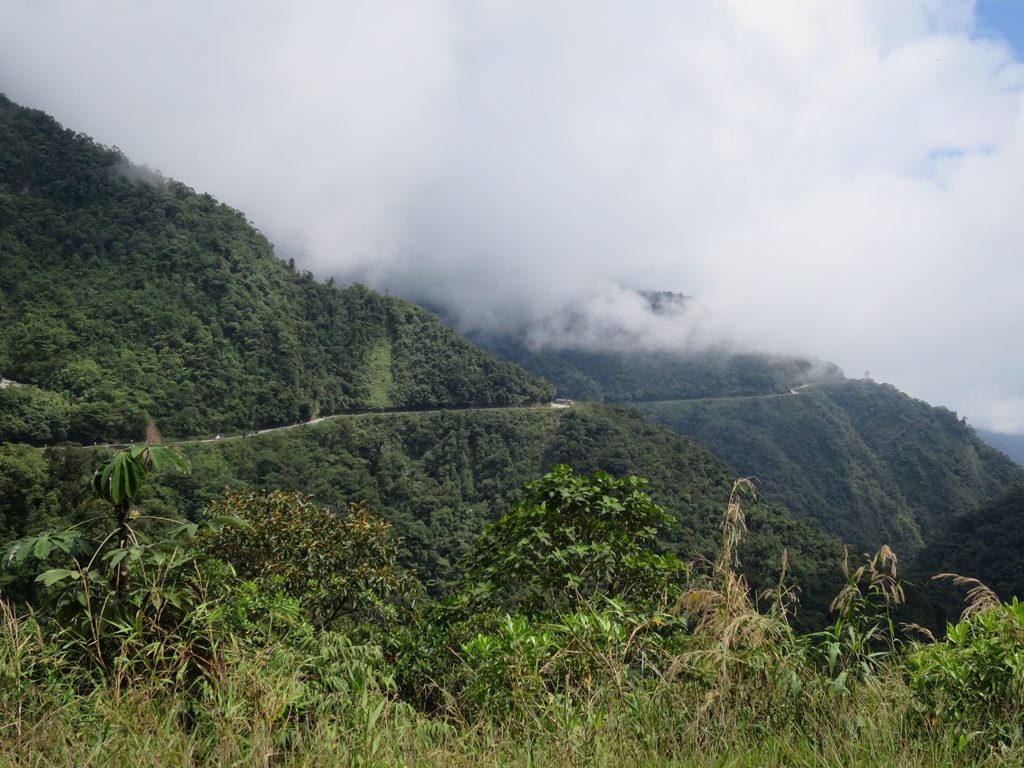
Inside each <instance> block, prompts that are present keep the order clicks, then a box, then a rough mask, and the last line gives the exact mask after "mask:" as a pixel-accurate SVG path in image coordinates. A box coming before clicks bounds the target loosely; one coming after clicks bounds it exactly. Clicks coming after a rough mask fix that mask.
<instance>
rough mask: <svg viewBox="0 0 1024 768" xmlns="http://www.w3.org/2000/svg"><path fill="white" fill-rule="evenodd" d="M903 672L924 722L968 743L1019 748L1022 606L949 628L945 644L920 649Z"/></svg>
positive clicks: (1023, 705)
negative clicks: (949, 730)
mask: <svg viewBox="0 0 1024 768" xmlns="http://www.w3.org/2000/svg"><path fill="white" fill-rule="evenodd" d="M906 668H907V671H908V673H909V676H910V685H911V688H912V690H913V691H914V694H915V695H916V696H917V699H918V703H919V707H920V708H921V711H922V712H923V714H924V716H925V720H926V722H927V723H928V724H929V725H930V726H932V727H937V726H952V727H953V728H954V733H955V734H956V738H957V740H958V742H959V743H960V744H961V745H964V746H966V745H967V744H969V743H970V742H971V741H974V740H978V741H981V742H992V741H995V742H998V743H1001V744H1003V745H1020V744H1021V742H1022V729H1024V604H1021V603H1019V602H1018V601H1017V600H1016V598H1014V600H1013V602H1012V603H1010V604H1008V605H998V606H993V607H989V608H988V609H987V610H984V611H981V612H979V613H975V614H974V615H972V616H969V617H968V618H966V619H964V620H962V621H960V622H959V623H957V624H951V625H950V626H949V627H948V630H947V633H946V639H945V641H944V642H938V643H930V644H927V645H920V646H918V647H917V649H916V650H915V651H914V652H913V653H911V654H909V656H908V657H907V660H906Z"/></svg>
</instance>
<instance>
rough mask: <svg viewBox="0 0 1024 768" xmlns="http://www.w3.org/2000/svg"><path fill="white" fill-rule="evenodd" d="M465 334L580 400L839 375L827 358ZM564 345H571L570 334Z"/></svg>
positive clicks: (747, 389)
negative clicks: (595, 346)
mask: <svg viewBox="0 0 1024 768" xmlns="http://www.w3.org/2000/svg"><path fill="white" fill-rule="evenodd" d="M658 295H660V294H658ZM470 338H472V339H473V341H474V342H476V343H477V344H479V345H481V346H482V347H484V348H485V349H489V350H491V351H492V352H494V353H495V354H496V355H498V356H500V357H502V358H504V359H506V360H510V361H512V362H515V363H518V364H519V365H522V366H523V367H524V368H526V369H527V370H530V371H532V372H533V373H535V374H537V375H538V376H543V377H544V378H546V379H547V380H548V381H550V382H552V383H553V384H554V385H555V387H556V388H557V390H558V394H559V395H561V396H562V397H571V398H576V399H581V400H607V401H611V402H620V403H628V402H638V401H639V402H643V401H648V400H677V399H679V400H681V399H689V398H696V397H726V396H743V395H766V394H772V393H778V394H781V393H784V392H788V391H789V390H790V389H792V388H794V387H797V386H800V385H801V384H805V383H807V382H811V381H822V380H840V379H842V372H841V371H840V370H839V368H837V367H836V366H835V365H833V364H831V363H822V362H820V361H815V360H811V359H809V358H801V357H788V356H784V355H769V354H762V353H736V352H732V351H730V350H728V349H724V348H722V349H717V348H712V349H706V350H702V351H699V352H684V353H680V352H668V351H646V350H643V349H636V350H631V351H600V350H592V349H574V348H571V346H570V347H568V348H563V349H558V348H555V347H540V348H533V347H531V346H530V345H528V344H527V343H526V341H525V336H524V335H522V334H518V335H517V334H507V335H498V336H488V335H483V334H475V335H471V337H470ZM566 344H567V345H571V339H569V340H567V341H566Z"/></svg>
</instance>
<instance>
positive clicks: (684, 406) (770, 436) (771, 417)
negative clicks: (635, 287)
mask: <svg viewBox="0 0 1024 768" xmlns="http://www.w3.org/2000/svg"><path fill="white" fill-rule="evenodd" d="M638 407H640V409H641V410H642V411H643V412H644V413H645V414H647V415H648V416H649V417H650V418H651V419H653V420H655V421H658V422H660V423H662V424H665V425H666V426H668V427H669V428H670V429H672V430H673V431H675V432H677V433H679V434H685V435H689V436H691V437H692V438H693V439H695V440H698V441H700V442H701V443H702V444H704V445H707V446H708V447H709V448H710V449H711V450H712V451H713V452H714V453H715V454H716V455H718V456H720V457H721V458H722V459H724V460H725V461H726V462H728V463H729V465H730V466H732V467H733V468H734V469H735V470H736V471H737V472H739V473H741V474H744V475H754V476H756V477H758V478H761V480H762V490H763V492H764V494H765V495H766V496H767V497H769V498H771V499H773V500H775V501H776V502H778V503H780V504H782V505H784V506H785V507H786V508H787V509H789V510H790V511H791V512H792V513H793V514H794V515H796V516H798V517H805V518H812V519H814V520H816V521H817V522H818V523H819V524H820V525H821V527H822V528H823V529H824V530H825V531H827V532H829V533H831V534H833V535H835V536H838V537H840V538H841V539H842V540H843V541H847V542H849V543H851V544H852V545H854V546H856V547H858V548H864V549H867V550H871V551H874V550H876V549H878V548H879V547H880V546H882V545H883V544H889V545H891V546H892V547H894V548H895V549H897V550H898V551H900V552H901V553H903V554H905V555H907V556H910V555H912V554H914V553H915V552H917V551H918V550H919V549H921V547H922V546H923V544H924V543H925V540H926V538H930V537H931V536H934V535H935V533H936V532H937V531H939V530H941V528H942V527H943V526H944V525H946V524H947V523H948V522H949V521H950V520H952V519H953V518H955V517H957V516H959V515H961V514H964V513H966V512H968V511H970V510H973V509H975V508H977V507H978V506H980V505H981V504H983V503H985V502H986V501H988V500H989V499H990V498H992V497H993V496H995V495H998V494H999V493H1002V492H1005V491H1006V490H1008V489H1009V488H1011V487H1013V486H1014V485H1018V484H1020V483H1022V482H1024V471H1022V470H1021V468H1020V467H1018V466H1016V465H1014V464H1013V463H1012V462H1011V461H1009V460H1008V459H1006V458H1005V457H1003V456H1001V454H999V453H998V452H997V451H995V450H993V449H991V448H989V447H988V446H987V445H985V444H984V443H982V442H981V440H980V439H978V437H977V435H975V434H974V432H973V431H972V430H971V428H970V427H969V426H967V425H966V424H965V423H963V422H961V421H960V420H959V419H958V418H957V417H956V415H955V414H953V413H952V412H950V411H948V410H946V409H944V408H932V407H931V406H929V405H927V404H926V403H923V402H921V401H918V400H914V399H912V398H910V397H908V396H907V395H904V394H903V393H901V392H899V391H898V390H896V389H895V388H893V387H890V386H887V385H879V384H875V383H874V382H870V381H846V382H843V383H837V384H820V385H814V386H811V387H808V388H805V389H802V390H800V391H799V393H798V394H795V395H782V396H778V397H759V398H746V399H743V398H722V399H708V400H695V401H687V402H683V401H679V402H666V403H647V404H643V405H640V406H638Z"/></svg>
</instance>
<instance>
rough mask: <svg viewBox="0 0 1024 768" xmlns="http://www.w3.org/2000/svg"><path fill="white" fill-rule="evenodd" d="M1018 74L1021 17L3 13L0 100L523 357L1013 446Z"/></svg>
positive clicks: (216, 4) (616, 5) (250, 8)
mask: <svg viewBox="0 0 1024 768" xmlns="http://www.w3.org/2000/svg"><path fill="white" fill-rule="evenodd" d="M1022 61H1024V0H980V1H979V2H978V3H977V4H975V3H973V2H970V1H969V0H776V1H774V2H771V3H765V2H750V1H749V0H692V1H691V2H685V3H680V2H678V1H677V0H648V1H647V2H642V3H637V2H625V1H623V2H609V1H608V0H564V1H561V2H560V1H557V0H517V1H515V2H513V0H461V1H460V0H430V1H429V2H428V1H427V0H423V1H422V2H419V1H416V0H392V2H388V3H380V2H347V1H345V0H332V1H331V2H320V1H317V0H311V1H309V2H304V3H294V4H293V3H270V2H260V1H259V0H248V1H247V2H235V1H231V2H228V1H227V0H204V2H198V1H196V0H193V1H186V0H183V2H178V3H161V4H157V3H138V2H129V1H128V0H94V2H90V3H81V2H76V1H75V0H45V1H40V0H5V2H4V3H3V5H2V8H0V92H4V93H6V94H7V95H8V96H9V97H10V98H12V99H14V100H15V101H17V102H19V103H21V104H24V105H26V106H31V107H35V108H39V109H43V110H45V111H47V112H49V113H50V114H52V115H54V116H55V117H56V118H57V119H58V120H60V121H61V122H62V123H64V124H65V125H66V126H68V127H70V128H73V129H74V130H76V131H80V132H84V133H87V134H89V135H91V136H93V137H94V138H95V139H96V140H97V141H99V142H101V143H103V144H107V145H115V146H118V147H120V148H121V149H122V150H123V151H124V152H125V153H126V154H127V155H128V156H129V157H130V158H132V159H133V160H134V161H135V162H137V163H140V164H145V165H147V166H150V167H152V168H154V169H157V170H159V171H161V172H162V173H163V174H165V175H167V176H170V177H174V178H176V179H179V180H181V181H183V182H185V183H186V184H188V185H189V186H192V187H193V188H196V189H199V190H203V191H207V192H210V193H211V194H213V195H215V196H216V197H218V198H219V199H221V200H222V201H223V202H226V203H228V204H229V205H232V206H233V207H235V208H238V209H241V210H243V211H244V212H245V213H246V214H247V215H248V217H249V218H250V219H251V220H252V221H253V222H254V223H255V224H256V225H257V226H258V227H259V228H260V229H261V230H262V231H264V232H265V233H266V234H267V235H268V237H270V238H271V240H273V241H274V242H275V244H276V245H277V248H278V253H279V255H281V256H283V257H285V258H287V257H293V258H295V260H296V262H298V263H299V264H300V265H301V266H303V267H304V268H306V269H309V270H311V271H313V272H314V273H315V274H317V275H319V276H322V277H326V276H328V275H333V276H336V277H338V278H340V279H342V280H360V281H362V282H366V283H368V284H370V285H372V286H375V287H377V288H381V289H388V290H390V291H391V292H392V293H398V294H401V295H406V296H410V297H414V298H417V299H421V300H424V301H430V302H433V303H436V304H440V305H444V306H447V307H449V308H450V309H452V310H453V311H454V313H455V316H456V317H457V321H458V323H459V325H460V326H461V327H462V328H464V329H503V328H509V327H512V326H514V325H516V324H525V325H526V326H528V327H529V328H530V332H531V338H533V339H534V340H536V341H537V342H538V343H540V342H544V341H546V342H548V343H555V344H563V345H564V344H569V343H573V344H581V345H598V344H601V343H606V342H607V340H608V339H609V338H613V337H614V334H612V333H610V331H611V330H613V329H615V328H617V327H625V328H626V329H627V330H629V331H630V334H629V337H630V338H631V339H632V340H633V342H632V343H635V344H643V345H647V346H654V347H686V346H690V347H693V346H700V345H704V344H709V343H716V342H720V341H723V340H727V341H729V342H730V343H733V344H735V345H738V346H742V347H748V348H759V349H768V350H773V351H801V352H803V353H807V354H811V355H814V356H817V357H820V358H825V359H828V360H832V361H834V362H836V363H837V364H839V365H840V366H841V367H842V368H843V369H844V370H845V372H846V373H847V375H850V376H855V377H859V376H862V375H864V374H865V373H867V372H870V375H871V377H872V378H874V379H876V380H878V381H887V382H891V383H893V384H895V385H896V386H898V387H900V388H901V389H903V390H904V391H906V392H908V393H909V394H911V395H914V396H915V397H920V398H923V399H926V400H928V401H930V402H932V403H935V404H942V405H946V406H948V407H950V408H953V409H955V410H957V411H958V412H959V413H960V414H961V415H964V416H966V417H967V418H968V419H969V420H970V421H971V423H973V424H975V425H977V426H981V427H985V428H989V429H994V430H998V431H1005V432H1024V355H1022V354H1021V352H1020V351H1021V349H1022V344H1021V340H1020V335H1021V332H1022V330H1024V301H1022V286H1024V257H1022V256H1024V227H1022V226H1021V223H1022V221H1024V184H1022V183H1021V169H1022V168H1024V64H1022ZM633 288H641V289H655V290H671V291H679V292H682V293H686V294H689V295H692V296H695V297H696V299H695V302H694V303H693V305H692V310H691V311H689V312H688V313H687V314H686V315H685V316H683V317H679V316H671V317H655V316H652V315H651V314H650V313H649V312H648V311H647V309H646V307H645V305H644V304H643V302H642V301H640V300H639V299H638V298H637V295H636V294H635V293H634V292H632V291H631V290H629V289H633ZM567 317H572V318H574V320H575V321H577V322H575V324H574V327H575V328H581V327H582V328H584V329H585V331H584V332H582V334H581V335H579V337H578V338H576V337H574V338H572V339H570V338H569V337H567V335H566V332H565V327H566V323H565V320H566V318H567ZM580 318H583V320H584V321H585V322H582V323H581V322H579V320H580Z"/></svg>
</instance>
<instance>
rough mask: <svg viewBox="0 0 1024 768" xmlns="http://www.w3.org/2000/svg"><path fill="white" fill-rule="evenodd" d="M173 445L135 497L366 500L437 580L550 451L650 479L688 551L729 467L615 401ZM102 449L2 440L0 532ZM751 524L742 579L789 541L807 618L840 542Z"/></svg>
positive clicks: (806, 528) (79, 481)
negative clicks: (279, 493)
mask: <svg viewBox="0 0 1024 768" xmlns="http://www.w3.org/2000/svg"><path fill="white" fill-rule="evenodd" d="M181 450H182V451H183V453H184V454H185V455H186V456H187V457H188V458H189V459H190V460H191V461H192V465H193V471H192V473H191V474H189V475H180V474H175V473H170V474H167V475H166V476H161V477H160V478H159V479H158V481H157V482H156V483H154V485H153V486H152V488H151V489H150V491H149V495H148V496H147V497H146V498H145V499H144V504H145V505H146V506H147V508H148V509H150V510H151V511H154V512H159V513H162V514H166V515H170V516H175V515H184V516H188V517H195V516H196V515H198V514H199V513H200V512H201V510H202V509H203V507H204V506H205V505H206V503H207V502H208V501H210V500H211V499H214V498H218V497H220V496H221V494H222V493H223V490H224V489H225V488H226V487H238V486H253V487H258V488H268V489H277V488H281V489H288V490H302V491H308V492H311V493H313V494H314V495H315V498H316V499H317V500H318V501H319V502H320V503H323V504H326V505H328V506H330V507H332V508H334V509H344V508H345V507H346V506H347V505H348V504H349V503H350V502H352V501H358V500H362V499H366V500H368V501H369V503H370V506H371V507H372V508H373V509H374V510H376V511H377V512H379V513H380V514H382V515H383V516H384V517H386V518H388V519H389V520H390V521H392V522H393V523H394V525H395V527H396V530H397V531H398V533H399V534H400V535H402V536H403V537H404V538H405V545H404V550H403V559H404V561H405V562H406V564H407V565H409V566H411V567H413V568H414V569H415V571H416V572H417V574H419V575H420V577H421V578H422V579H423V580H424V581H425V582H426V583H428V584H432V585H433V588H434V589H435V591H439V592H443V591H444V588H445V585H448V584H451V583H452V582H453V581H454V579H455V578H457V576H458V575H459V573H461V568H462V566H461V564H460V562H459V560H460V558H461V557H462V555H463V554H464V553H465V551H466V549H467V548H468V547H469V545H470V544H471V543H472V542H473V541H474V540H475V539H476V538H477V536H478V535H479V533H480V532H481V531H482V529H483V526H484V525H485V524H486V523H487V522H489V521H491V520H494V519H497V518H498V517H500V516H501V515H503V514H505V513H507V512H508V511H509V510H510V509H511V506H512V502H513V500H514V499H515V498H516V497H517V495H518V494H519V493H520V491H521V488H522V486H523V485H524V484H525V483H526V482H528V481H531V480H534V479H536V478H538V477H540V476H541V475H542V474H543V473H544V472H546V471H547V470H548V469H550V468H551V467H552V466H553V465H555V464H559V463H568V464H570V465H572V466H573V467H574V468H575V469H576V470H577V471H580V472H588V473H589V472H593V471H596V470H598V469H600V470H605V471H610V472H612V473H613V474H618V475H625V474H629V473H635V474H639V475H641V476H643V477H646V478H648V479H649V480H650V482H651V492H652V496H653V497H654V500H655V501H656V502H657V503H658V504H660V505H662V506H663V507H664V508H665V509H666V511H668V512H669V513H670V514H671V515H672V516H673V517H674V518H675V519H676V520H677V521H678V526H677V527H676V528H675V529H674V530H673V531H672V532H671V533H670V534H669V535H668V536H666V538H665V539H664V540H663V541H662V543H661V544H662V547H663V549H665V550H666V551H670V552H673V553H676V554H678V555H680V556H681V557H683V558H684V559H687V560H694V559H699V558H702V557H705V558H714V557H715V556H716V554H717V553H718V551H719V550H720V547H721V532H720V530H719V526H720V523H721V519H722V513H723V510H724V507H725V503H726V501H727V500H728V497H729V491H730V489H731V485H732V481H733V480H734V479H735V478H734V476H733V474H732V472H731V470H730V469H729V468H728V467H727V466H726V465H725V464H723V463H722V462H721V461H720V460H718V459H716V458H715V457H714V456H712V455H711V454H710V453H709V452H708V451H707V450H706V449H705V448H703V447H702V446H699V445H697V444H696V443H694V442H692V441H691V440H687V439H685V438H682V437H679V436H677V435H674V434H672V433H671V432H669V431H668V430H667V429H664V428H663V427H659V426H656V425H653V424H650V423H648V422H646V421H644V420H643V419H642V418H641V417H640V416H639V415H638V414H636V413H635V412H632V411H629V410H627V409H624V408H620V407H616V406H577V407H575V408H573V409H569V410H556V409H552V408H517V409H484V410H469V411H437V412H433V413H427V414H366V415H362V416H354V417H344V418H339V419H334V420H330V421H326V422H322V423H320V424H317V425H312V426H306V427H300V428H297V429H293V430H287V431H282V432H278V433H272V434H266V435H261V436H258V437H247V438H239V439H234V440H221V441H215V442H209V443H190V444H184V445H182V446H181ZM103 453H104V452H102V451H99V449H48V450H47V451H46V452H45V453H44V452H41V451H38V450H34V449H28V448H23V447H19V446H8V447H6V448H3V449H0V486H2V487H0V490H2V491H9V493H10V495H9V496H7V497H6V499H7V500H6V501H5V502H3V504H4V506H0V509H3V512H5V513H6V518H7V521H8V522H7V529H6V530H5V531H0V539H7V538H14V537H15V536H20V535H24V534H25V533H26V532H31V531H32V529H34V528H38V527H40V526H42V525H43V523H44V522H46V521H49V522H50V523H52V521H53V520H54V519H60V518H64V519H74V518H75V517H76V515H78V514H79V512H77V511H76V509H77V506H76V497H81V496H82V492H81V491H82V489H83V488H84V487H85V485H86V484H87V481H88V477H89V474H90V473H91V470H92V467H93V466H94V465H95V464H96V463H97V462H98V459H99V455H102V454H103ZM3 520H4V516H3V515H0V521H3ZM749 527H750V535H749V536H748V538H747V539H746V541H745V542H744V545H743V548H742V551H741V557H742V559H743V563H744V568H745V570H746V572H747V573H748V575H749V576H750V578H751V580H752V582H753V583H754V584H755V585H758V586H761V587H767V586H770V585H772V584H774V583H775V581H776V580H777V578H778V571H779V566H780V562H781V556H782V551H783V549H784V548H785V549H787V551H788V553H789V557H790V574H791V576H792V577H793V579H794V580H795V581H796V582H797V583H798V584H799V585H800V587H801V589H802V591H803V601H802V602H803V604H804V606H805V609H806V613H807V616H808V620H809V621H810V620H812V619H817V620H820V619H821V617H822V616H824V614H825V608H826V606H827V603H828V601H829V600H830V599H831V597H832V596H833V595H834V594H835V591H836V590H837V589H838V586H839V583H840V580H841V577H840V575H839V570H838V567H839V563H840V560H841V552H842V550H841V547H840V545H839V542H838V541H836V540H834V539H831V538H829V537H827V536H825V535H823V534H822V533H820V531H818V530H817V528H816V526H814V525H813V524H811V523H808V522H800V521H796V520H794V519H793V518H792V517H791V516H790V515H789V514H788V513H786V512H785V510H783V509H781V508H780V507H778V506H775V505H772V504H767V503H760V504H754V505H752V507H751V512H750V520H749Z"/></svg>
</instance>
